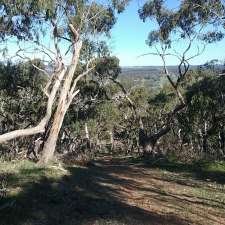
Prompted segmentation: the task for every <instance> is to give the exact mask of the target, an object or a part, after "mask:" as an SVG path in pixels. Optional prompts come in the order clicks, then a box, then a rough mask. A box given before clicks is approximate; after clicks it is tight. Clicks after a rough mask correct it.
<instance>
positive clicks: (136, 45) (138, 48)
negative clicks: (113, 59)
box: [109, 0, 225, 66]
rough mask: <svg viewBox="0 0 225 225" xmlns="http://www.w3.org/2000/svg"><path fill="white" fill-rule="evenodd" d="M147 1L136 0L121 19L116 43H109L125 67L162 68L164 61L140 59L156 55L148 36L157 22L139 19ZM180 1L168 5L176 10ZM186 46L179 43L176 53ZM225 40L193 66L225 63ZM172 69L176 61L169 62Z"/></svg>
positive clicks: (209, 48)
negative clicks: (154, 66) (139, 10)
mask: <svg viewBox="0 0 225 225" xmlns="http://www.w3.org/2000/svg"><path fill="white" fill-rule="evenodd" d="M143 1H144V0H133V1H132V2H131V3H130V5H129V6H128V7H127V9H126V10H125V12H123V13H122V14H120V15H118V20H117V23H116V25H115V27H114V28H113V30H112V39H111V40H110V41H109V43H110V47H111V49H112V51H113V54H114V55H116V56H117V57H118V58H119V59H120V63H121V66H151V65H161V60H160V58H159V57H157V56H144V57H138V56H140V55H142V54H144V53H147V52H153V49H150V48H149V47H148V46H147V45H146V44H145V40H146V39H147V36H148V33H149V32H150V31H151V30H153V29H154V28H155V27H156V25H155V23H154V22H153V21H150V20H149V21H147V22H145V23H143V22H142V21H141V20H140V19H139V16H138V12H137V9H138V8H139V6H140V5H141V4H142V3H143ZM178 2H179V1H177V0H169V1H168V5H169V7H171V8H176V6H177V4H178ZM184 44H185V43H178V44H177V46H175V47H176V50H178V51H181V50H182V47H184ZM224 50H225V40H223V41H221V42H218V43H215V44H211V45H208V46H207V47H206V49H205V51H204V53H203V54H202V55H201V56H199V57H197V58H195V59H193V60H192V61H191V64H193V65H199V64H203V63H205V62H206V61H209V60H211V59H219V60H221V61H224V60H225V54H224V52H225V51H224ZM196 51H197V45H194V46H193V48H192V50H191V51H190V55H192V54H195V52H196ZM167 64H168V65H176V64H177V60H176V59H175V58H172V57H170V58H167Z"/></svg>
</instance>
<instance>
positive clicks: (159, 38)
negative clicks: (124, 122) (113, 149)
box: [139, 0, 225, 152]
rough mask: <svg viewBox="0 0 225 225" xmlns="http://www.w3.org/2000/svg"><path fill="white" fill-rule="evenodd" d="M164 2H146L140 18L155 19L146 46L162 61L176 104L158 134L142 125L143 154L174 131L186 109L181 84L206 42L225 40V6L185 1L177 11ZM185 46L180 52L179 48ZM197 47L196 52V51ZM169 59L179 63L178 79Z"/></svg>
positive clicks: (206, 2) (145, 19)
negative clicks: (174, 59)
mask: <svg viewBox="0 0 225 225" xmlns="http://www.w3.org/2000/svg"><path fill="white" fill-rule="evenodd" d="M166 3H167V1H165V0H150V1H147V2H146V3H145V4H144V5H143V6H142V7H141V9H139V16H140V18H141V20H143V22H146V21H147V20H148V19H150V20H155V22H156V24H157V29H156V30H153V31H151V32H150V33H149V35H148V39H147V41H146V44H147V45H148V46H149V47H150V48H151V49H153V50H154V51H153V52H149V53H146V54H144V55H155V56H158V57H160V58H161V60H162V64H163V69H164V74H165V77H166V78H167V80H168V82H169V84H170V86H171V87H172V89H173V91H174V94H175V96H176V100H177V101H176V105H175V106H174V108H172V109H171V111H170V112H169V113H168V114H167V115H166V118H165V120H164V123H163V125H162V126H161V128H160V129H158V131H157V132H155V133H153V134H151V135H147V134H146V132H145V131H144V127H143V123H141V128H140V144H141V145H142V146H143V148H144V151H147V152H148V151H152V150H153V149H154V146H155V144H156V143H157V141H158V140H159V139H160V138H161V137H162V136H164V135H165V134H167V133H168V132H169V131H170V130H171V124H172V123H173V120H174V117H175V116H176V115H177V114H178V113H179V112H181V111H182V110H184V109H185V108H186V107H187V102H186V99H185V97H184V96H183V93H182V89H181V83H182V81H184V78H185V76H186V74H187V73H188V71H189V68H190V61H191V60H192V59H193V58H195V57H197V56H199V55H201V54H202V52H203V51H204V49H205V46H206V44H207V43H213V42H216V41H219V40H221V39H222V38H223V37H224V29H223V27H224V15H225V3H224V1H222V0H221V1H218V0H216V1H215V0H206V1H201V0H194V1H192V0H184V1H181V2H180V4H179V6H178V7H177V9H170V8H168V7H167V6H166ZM179 43H180V44H181V45H183V46H184V47H183V50H181V52H180V51H178V48H177V45H178V44H179ZM195 46H197V49H196V52H195V53H194V54H193V49H194V48H195ZM167 57H175V58H176V59H177V60H178V68H177V69H178V76H177V77H176V79H174V78H172V76H171V74H170V72H169V70H168V68H167Z"/></svg>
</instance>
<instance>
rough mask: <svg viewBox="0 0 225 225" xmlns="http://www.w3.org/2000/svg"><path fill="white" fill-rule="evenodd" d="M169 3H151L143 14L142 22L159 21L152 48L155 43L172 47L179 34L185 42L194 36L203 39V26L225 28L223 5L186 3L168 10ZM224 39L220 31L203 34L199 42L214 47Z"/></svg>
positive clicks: (151, 38)
mask: <svg viewBox="0 0 225 225" xmlns="http://www.w3.org/2000/svg"><path fill="white" fill-rule="evenodd" d="M165 3H166V1H165V0H151V1H147V2H146V3H145V4H144V5H143V7H142V8H141V9H140V10H139V15H140V18H141V19H142V20H143V21H144V22H145V21H146V20H147V19H148V18H149V19H152V18H153V19H155V20H156V22H157V24H158V30H155V31H152V32H150V34H149V36H148V40H147V44H148V45H149V46H152V45H154V44H155V43H159V42H161V43H164V44H165V45H166V47H169V48H170V47H171V41H172V40H171V37H172V36H171V34H173V35H174V34H178V36H179V37H180V38H182V39H185V38H187V37H190V36H191V35H199V34H198V32H199V31H198V29H197V27H199V25H200V26H201V25H206V24H210V25H212V24H213V25H215V27H219V26H220V27H221V26H223V24H224V21H223V17H224V15H225V7H224V2H223V1H216V2H215V1H212V0H207V1H199V0H196V1H190V0H185V1H182V2H181V3H180V5H179V7H178V9H176V10H172V9H169V8H167V7H166V4H165ZM223 37H224V32H223V31H222V30H218V29H217V28H214V29H212V31H209V32H207V33H203V34H202V35H201V36H199V38H201V39H202V40H204V41H206V42H208V43H212V42H215V41H219V40H221V39H222V38H223Z"/></svg>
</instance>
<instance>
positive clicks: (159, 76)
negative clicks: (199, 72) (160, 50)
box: [119, 65, 224, 88]
mask: <svg viewBox="0 0 225 225" xmlns="http://www.w3.org/2000/svg"><path fill="white" fill-rule="evenodd" d="M199 67H205V66H204V65H202V66H197V65H193V66H190V69H191V70H195V69H197V68H199ZM167 68H168V70H169V72H170V74H171V76H172V77H175V76H176V75H177V74H178V67H177V66H168V67H167ZM223 68H224V66H223V65H214V69H216V70H218V71H221V70H222V69H223ZM119 79H120V80H122V81H124V80H129V82H131V83H133V84H134V85H137V84H142V85H145V86H148V87H150V88H157V87H159V86H160V85H161V84H162V83H163V82H164V81H165V80H166V79H165V77H164V72H163V67H162V66H128V67H122V71H121V74H120V76H119Z"/></svg>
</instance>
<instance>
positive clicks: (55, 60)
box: [0, 0, 128, 164]
mask: <svg viewBox="0 0 225 225" xmlns="http://www.w3.org/2000/svg"><path fill="white" fill-rule="evenodd" d="M127 2H128V1H126V0H117V1H114V0H113V1H108V2H106V3H104V4H102V3H99V2H98V1H87V0H78V1H74V0H58V1H56V0H49V1H42V0H38V1H37V0H36V1H34V0H21V1H19V0H17V1H11V0H8V1H0V11H1V15H2V16H1V17H0V30H1V35H0V38H1V41H2V43H3V45H2V46H3V47H2V50H5V49H6V48H5V46H6V43H7V40H10V39H12V38H13V37H16V38H17V40H18V45H19V49H18V51H17V52H16V56H17V57H19V58H20V59H21V58H22V59H23V60H26V59H28V58H29V57H30V52H31V50H30V49H32V50H33V51H34V50H35V51H38V52H39V53H40V54H42V55H45V58H44V61H45V63H46V61H48V63H49V65H51V66H50V67H51V68H50V69H48V70H44V69H43V68H39V67H38V66H37V65H35V64H33V66H34V67H35V68H36V69H37V70H40V71H42V72H43V73H45V74H46V75H47V77H48V82H47V84H46V86H45V88H44V90H43V91H44V93H45V95H46V97H47V105H46V112H45V115H44V116H43V118H42V119H41V121H40V122H39V123H38V124H37V125H36V126H34V127H29V128H26V129H19V130H14V131H11V132H8V133H5V134H1V135H0V143H3V142H6V141H9V140H12V139H14V138H19V137H23V136H30V135H36V134H45V136H46V139H45V140H43V141H44V143H43V151H42V156H41V159H40V161H39V162H40V163H41V164H45V163H47V162H48V161H49V160H51V159H52V157H53V155H54V151H55V147H56V143H57V139H58V135H59V132H60V129H61V126H62V123H63V120H64V117H65V114H66V112H67V110H68V108H69V107H70V105H71V103H72V101H73V99H74V98H76V97H77V96H78V94H79V92H80V89H78V87H77V85H78V82H79V81H80V80H81V79H82V78H83V77H85V76H86V75H88V74H90V73H92V72H93V71H94V70H95V67H96V63H97V62H98V60H96V58H98V57H99V56H98V54H91V56H92V57H91V58H90V57H89V58H88V60H86V59H87V58H85V57H81V54H82V51H83V49H84V42H85V41H86V40H92V41H94V42H95V43H96V44H98V43H99V42H98V40H99V37H101V36H102V35H109V32H110V29H111V28H112V27H113V25H114V24H115V22H116V18H115V12H116V11H117V12H119V13H120V12H122V11H123V10H124V7H125V5H126V4H127ZM46 40H49V44H48V45H46ZM21 42H22V43H27V45H28V46H29V52H28V51H27V49H24V48H22V47H21V46H22V45H20V43H21ZM4 44H5V45H4ZM30 46H31V47H30ZM46 58H47V59H48V60H46Z"/></svg>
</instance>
